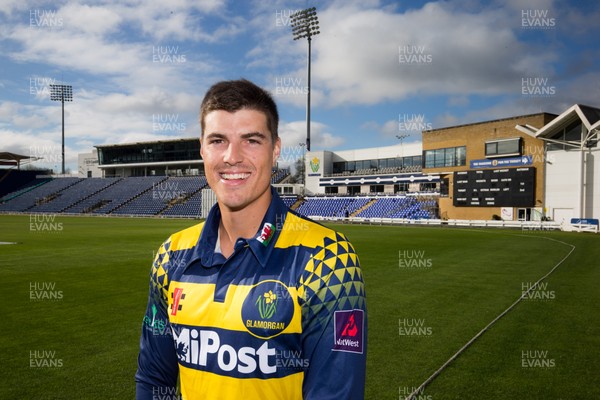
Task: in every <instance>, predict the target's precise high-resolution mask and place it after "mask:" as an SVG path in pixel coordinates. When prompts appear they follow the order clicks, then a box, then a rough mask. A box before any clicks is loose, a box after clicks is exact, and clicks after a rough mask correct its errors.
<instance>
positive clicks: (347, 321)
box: [333, 310, 365, 354]
mask: <svg viewBox="0 0 600 400" xmlns="http://www.w3.org/2000/svg"><path fill="white" fill-rule="evenodd" d="M364 328H365V326H364V311H363V310H347V311H336V312H335V314H334V328H333V329H334V337H333V340H334V344H333V350H335V351H347V352H351V353H361V354H362V352H363V343H364Z"/></svg>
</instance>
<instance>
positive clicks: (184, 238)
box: [168, 222, 204, 251]
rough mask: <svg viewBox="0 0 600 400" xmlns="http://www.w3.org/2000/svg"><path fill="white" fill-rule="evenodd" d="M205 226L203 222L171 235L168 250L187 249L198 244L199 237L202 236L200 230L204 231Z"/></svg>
mask: <svg viewBox="0 0 600 400" xmlns="http://www.w3.org/2000/svg"><path fill="white" fill-rule="evenodd" d="M203 226H204V222H201V223H199V224H196V225H194V226H190V227H189V228H186V229H184V230H182V231H179V232H177V233H174V234H173V235H171V237H170V238H169V240H170V241H171V245H170V246H169V249H168V250H169V251H177V250H186V249H191V248H192V247H194V246H195V245H196V244H198V239H199V238H200V232H202V227H203Z"/></svg>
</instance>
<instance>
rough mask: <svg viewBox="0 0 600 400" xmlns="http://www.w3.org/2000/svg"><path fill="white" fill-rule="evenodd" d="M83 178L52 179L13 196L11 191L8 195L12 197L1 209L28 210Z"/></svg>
mask: <svg viewBox="0 0 600 400" xmlns="http://www.w3.org/2000/svg"><path fill="white" fill-rule="evenodd" d="M81 180H82V178H61V179H51V180H49V181H47V182H46V183H43V184H41V185H38V186H36V187H35V188H34V189H32V190H29V191H21V194H20V195H18V196H12V193H9V194H8V195H6V197H7V198H10V200H8V201H7V202H6V203H3V204H0V211H28V210H29V209H30V208H32V207H35V206H36V204H41V203H42V202H45V201H51V199H53V198H54V196H57V195H58V194H59V193H60V192H61V191H63V190H65V189H67V188H68V187H70V186H73V185H75V184H76V183H78V182H80V181H81ZM11 196H12V197H11Z"/></svg>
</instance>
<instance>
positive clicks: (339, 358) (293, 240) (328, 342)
mask: <svg viewBox="0 0 600 400" xmlns="http://www.w3.org/2000/svg"><path fill="white" fill-rule="evenodd" d="M278 123H279V117H278V113H277V107H276V105H275V102H274V101H273V99H272V98H271V96H270V95H269V94H268V93H267V92H266V91H264V90H263V89H261V88H259V87H258V86H256V85H255V84H253V83H251V82H249V81H247V80H237V81H225V82H219V83H217V84H215V85H214V86H212V87H211V88H210V89H209V90H208V92H207V93H206V96H205V97H204V100H203V101H202V105H201V109H200V125H201V128H202V135H201V138H200V143H201V155H202V158H203V160H204V169H205V174H206V178H207V180H208V183H209V185H210V187H211V188H212V190H213V191H214V192H215V193H216V196H217V204H216V205H215V206H214V207H213V209H212V210H211V211H210V213H209V215H208V217H207V219H206V221H204V222H203V223H200V224H198V225H196V226H193V227H191V228H188V229H186V230H183V231H181V232H178V233H176V234H174V235H172V236H171V237H170V238H169V239H168V240H167V241H166V242H165V243H163V245H162V246H161V247H160V249H159V251H158V254H157V256H156V259H155V260H154V263H153V266H152V270H151V276H150V295H149V300H148V307H147V311H146V315H145V316H144V319H143V326H142V336H141V340H140V353H139V357H138V371H137V373H136V382H137V398H138V399H176V398H180V396H181V398H183V399H211V400H212V399H232V400H233V399H236V400H237V399H244V400H251V399H261V400H264V399H286V400H287V399H362V398H363V397H364V384H365V357H366V344H367V343H366V341H367V315H366V303H365V292H364V283H363V279H362V271H361V268H360V266H359V261H358V257H357V255H356V253H355V252H354V248H353V247H352V245H351V244H350V243H349V242H348V240H347V239H346V237H345V236H344V235H342V234H340V233H338V232H335V231H333V230H331V229H329V228H326V227H324V226H322V225H319V224H317V223H315V222H313V221H311V220H309V219H306V218H304V217H302V216H300V215H298V214H296V213H294V212H293V211H291V210H289V209H288V208H287V207H286V206H285V204H284V203H283V201H282V200H281V199H280V198H279V196H278V195H277V193H276V191H275V190H274V189H273V188H272V187H271V173H272V168H273V167H274V166H275V165H276V162H277V157H278V156H279V152H280V149H281V141H280V139H279V135H278Z"/></svg>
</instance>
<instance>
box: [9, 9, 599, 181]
mask: <svg viewBox="0 0 600 400" xmlns="http://www.w3.org/2000/svg"><path fill="white" fill-rule="evenodd" d="M309 7H316V9H317V13H318V18H319V27H320V28H319V29H320V33H319V34H318V35H316V36H314V37H313V40H312V52H311V54H312V64H311V65H312V78H311V102H312V106H311V150H323V149H325V150H333V151H335V150H348V149H356V148H365V147H380V146H391V145H400V144H401V143H416V142H419V141H420V138H421V135H420V133H421V131H422V130H424V129H436V128H442V127H447V126H454V125H460V124H466V123H473V122H482V121H489V120H493V119H498V118H507V117H513V116H518V115H526V114H533V113H538V112H548V113H554V114H560V113H562V112H563V111H565V110H566V109H567V108H568V107H570V106H572V105H573V104H575V103H579V104H586V105H590V106H596V107H600V42H599V41H598V39H597V38H598V37H600V24H598V21H599V20H600V2H597V1H596V0H589V1H586V0H581V1H577V2H574V1H571V2H569V1H560V0H489V1H483V0H448V1H431V2H426V1H416V0H415V1H383V0H382V1H378V0H329V1H323V0H321V1H306V0H305V1H294V0H287V1H279V0H275V1H269V2H265V1H259V0H244V1H242V0H239V1H226V0H171V1H168V2H166V1H159V0H118V1H113V0H101V1H84V2H79V1H52V2H45V1H28V0H1V1H0V151H9V152H14V153H19V154H23V155H28V156H34V157H42V158H43V159H42V160H40V161H37V162H36V163H35V165H36V166H39V167H48V168H53V169H54V170H55V171H59V170H60V164H61V156H60V153H61V150H60V147H61V135H62V133H61V132H62V131H61V129H62V125H61V123H62V119H61V103H60V102H59V101H51V99H50V90H49V85H51V84H65V85H71V86H72V87H73V101H72V102H65V158H66V164H67V168H68V169H70V170H71V172H72V173H76V172H77V155H78V154H79V153H89V152H91V151H92V150H93V146H95V145H102V144H117V143H131V142H138V141H148V140H160V139H174V138H190V137H198V136H199V134H200V127H199V123H198V109H199V105H200V102H201V101H202V97H203V95H204V93H205V92H206V90H207V89H208V88H209V87H210V86H211V85H212V84H214V83H215V82H218V81H220V80H228V79H239V78H246V79H249V80H251V81H253V82H255V83H257V84H258V85H260V86H262V87H264V88H265V89H267V90H269V91H270V92H271V93H272V94H273V95H274V97H275V100H276V102H277V104H278V107H279V113H280V136H281V138H282V144H283V150H282V158H281V161H282V164H284V165H285V164H286V163H287V164H291V163H292V162H293V160H295V159H297V158H299V157H300V156H301V154H302V151H303V149H302V147H301V146H300V143H303V142H304V141H305V136H306V92H307V48H308V42H307V40H306V39H301V40H296V41H294V40H293V38H292V32H291V26H290V15H291V14H292V13H294V12H295V11H298V10H302V9H306V8H309ZM398 137H400V139H399V138H398Z"/></svg>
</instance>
